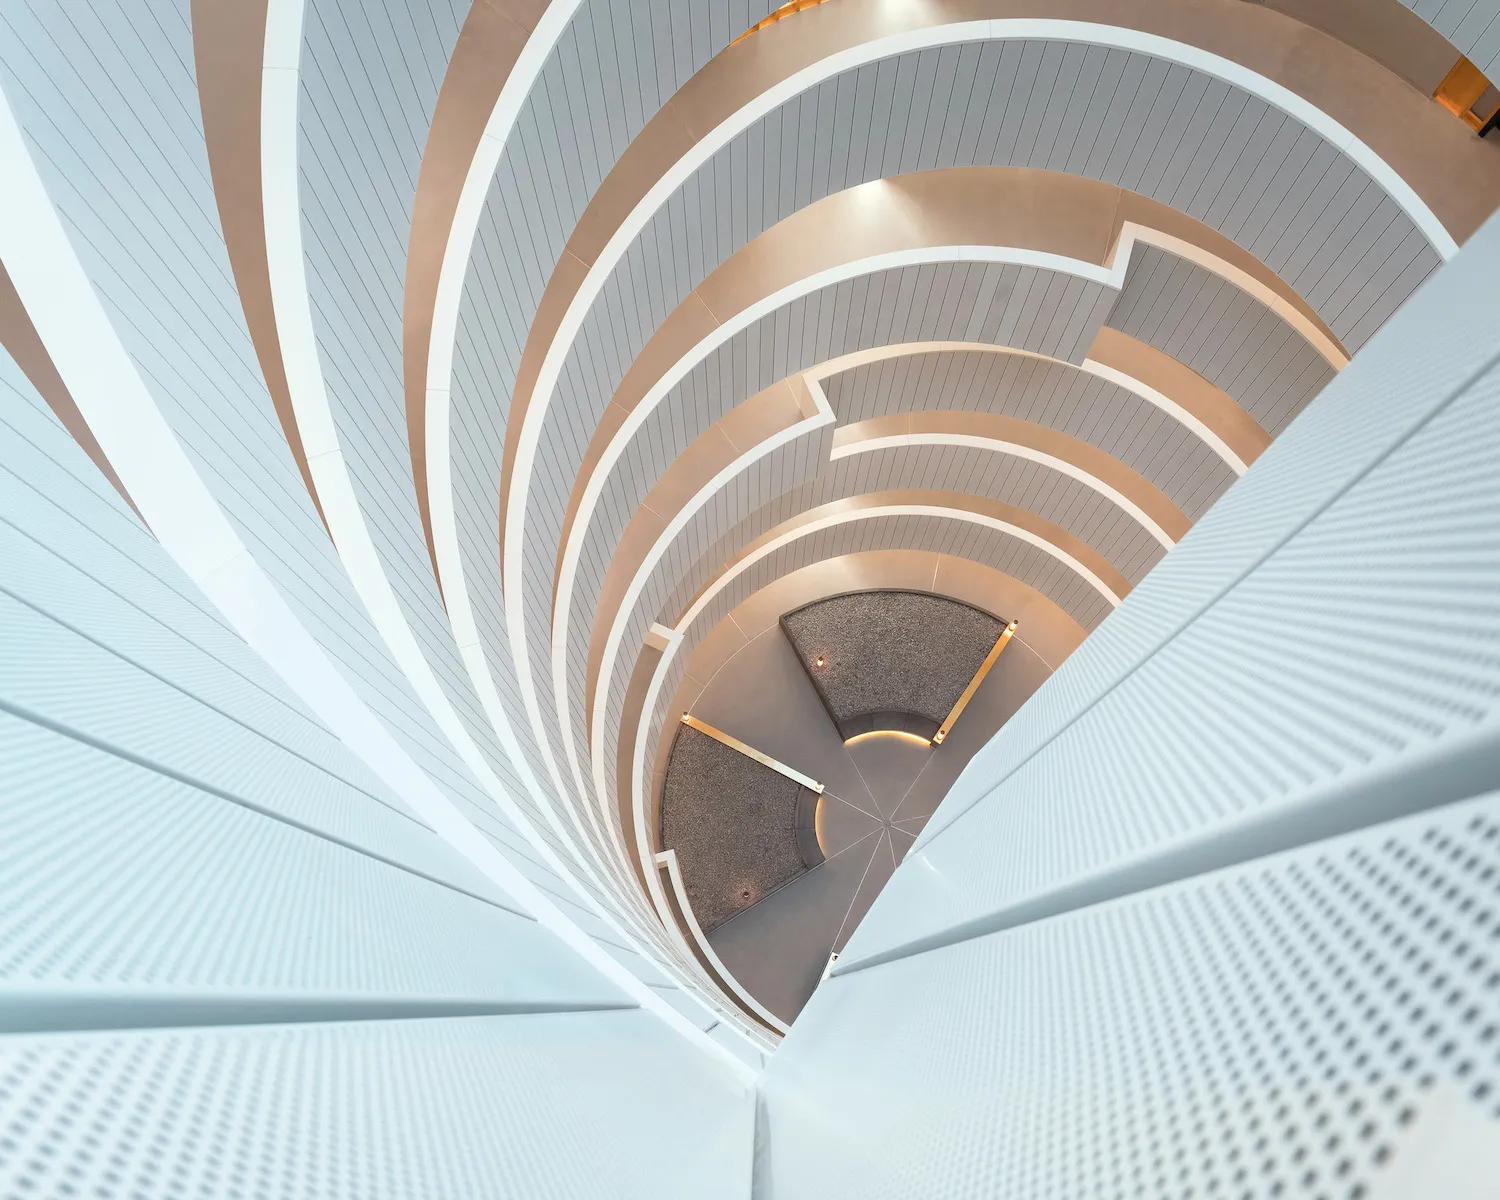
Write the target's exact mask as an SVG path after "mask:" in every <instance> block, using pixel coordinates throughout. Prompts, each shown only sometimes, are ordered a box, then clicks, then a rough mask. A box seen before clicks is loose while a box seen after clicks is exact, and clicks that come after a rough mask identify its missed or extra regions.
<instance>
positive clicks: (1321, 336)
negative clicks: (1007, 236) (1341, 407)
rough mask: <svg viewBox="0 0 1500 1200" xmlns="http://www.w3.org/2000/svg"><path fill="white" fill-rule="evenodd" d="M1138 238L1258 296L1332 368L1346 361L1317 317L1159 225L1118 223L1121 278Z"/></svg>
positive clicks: (1255, 279)
mask: <svg viewBox="0 0 1500 1200" xmlns="http://www.w3.org/2000/svg"><path fill="white" fill-rule="evenodd" d="M1138 242H1140V243H1145V244H1146V245H1149V246H1155V247H1157V248H1158V249H1160V250H1165V251H1167V252H1168V253H1169V254H1175V255H1176V256H1177V257H1178V258H1183V259H1186V260H1187V261H1188V262H1190V263H1194V264H1195V265H1197V266H1200V267H1202V268H1204V269H1205V270H1206V271H1209V272H1211V273H1213V274H1215V275H1217V276H1219V277H1220V278H1221V279H1225V280H1228V281H1229V282H1230V283H1232V284H1234V286H1235V287H1237V288H1239V289H1240V290H1241V291H1243V292H1246V293H1248V294H1249V295H1251V296H1253V297H1254V298H1255V299H1257V300H1259V301H1260V302H1261V303H1262V304H1264V305H1265V306H1266V307H1267V308H1269V309H1270V310H1271V311H1272V312H1273V313H1275V314H1276V315H1277V316H1278V317H1280V318H1281V319H1282V320H1283V321H1285V322H1286V323H1287V324H1288V325H1290V326H1291V327H1292V328H1293V329H1295V330H1296V331H1297V332H1298V333H1300V334H1301V335H1302V336H1303V338H1305V339H1306V340H1307V342H1308V344H1309V345H1311V346H1312V348H1313V349H1314V350H1316V351H1317V352H1318V353H1319V354H1321V355H1322V356H1323V357H1324V359H1326V360H1327V362H1328V365H1329V366H1331V367H1332V368H1333V369H1334V370H1335V371H1342V370H1343V369H1344V368H1345V367H1347V366H1348V365H1349V355H1348V354H1346V353H1345V352H1344V348H1343V347H1342V346H1340V345H1339V344H1338V343H1337V342H1336V341H1334V340H1333V339H1332V338H1331V337H1329V336H1328V335H1327V334H1326V333H1324V332H1323V330H1322V328H1321V327H1320V326H1319V325H1318V323H1317V322H1316V321H1314V320H1312V319H1311V318H1310V317H1308V315H1307V314H1306V313H1304V312H1303V311H1302V310H1301V309H1300V308H1298V307H1297V306H1296V305H1295V304H1293V303H1292V302H1291V301H1290V300H1288V299H1287V298H1286V297H1285V296H1283V295H1282V294H1281V293H1280V292H1278V291H1276V290H1275V289H1274V288H1269V287H1267V286H1266V285H1265V284H1264V283H1262V282H1261V281H1260V280H1259V279H1257V278H1255V276H1254V275H1251V274H1250V273H1249V272H1248V271H1242V270H1240V268H1239V267H1237V266H1235V265H1234V264H1233V263H1231V262H1230V261H1229V260H1228V259H1226V258H1223V257H1221V256H1220V255H1217V254H1215V253H1213V251H1211V250H1205V249H1204V248H1203V247H1202V246H1199V245H1196V244H1195V243H1193V242H1189V241H1187V240H1186V239H1184V238H1180V237H1173V236H1172V235H1171V234H1170V233H1164V232H1162V231H1161V230H1160V229H1153V228H1151V227H1150V226H1149V225H1140V224H1137V223H1136V222H1135V221H1126V222H1124V223H1123V224H1122V225H1121V226H1120V240H1119V242H1118V243H1117V244H1116V246H1115V262H1116V264H1119V265H1120V277H1121V279H1122V280H1123V279H1124V274H1125V272H1124V266H1125V265H1126V264H1128V263H1129V260H1130V255H1131V253H1132V252H1133V251H1134V249H1135V246H1136V243H1138Z"/></svg>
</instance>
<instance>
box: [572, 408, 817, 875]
mask: <svg viewBox="0 0 1500 1200" xmlns="http://www.w3.org/2000/svg"><path fill="white" fill-rule="evenodd" d="M805 382H806V383H807V385H808V390H809V391H810V392H811V393H812V397H813V404H814V407H815V412H814V413H813V415H812V416H810V417H806V418H804V419H803V420H801V421H797V422H795V423H794V424H792V425H790V426H788V427H787V428H786V429H783V430H780V431H778V432H777V433H776V434H775V435H773V436H772V437H769V438H767V439H766V440H765V441H763V442H760V443H758V444H757V445H755V446H752V447H751V448H750V449H749V450H747V451H746V452H745V453H744V454H741V455H739V456H738V457H737V458H735V459H734V461H733V462H731V463H729V464H728V465H726V466H725V467H724V468H723V469H722V470H721V471H719V472H718V474H716V475H715V476H714V477H713V478H712V479H710V480H709V481H708V482H707V483H705V484H704V485H703V486H702V487H701V488H699V489H698V491H697V492H696V493H695V494H694V495H693V496H692V498H691V499H689V500H688V502H687V503H686V504H684V505H683V506H682V507H681V508H680V509H679V510H678V511H677V513H676V515H675V516H673V518H672V521H671V523H670V524H668V526H667V527H666V528H665V529H663V530H662V532H661V534H660V535H659V536H658V537H657V539H656V541H655V542H654V543H653V544H652V546H651V549H650V550H649V551H648V552H647V554H646V556H645V558H643V559H642V560H641V563H640V565H639V566H638V567H637V568H636V572H635V574H634V575H633V576H632V577H631V580H630V585H629V587H627V589H626V591H625V595H624V597H623V598H622V599H621V601H620V606H619V608H617V609H616V610H615V615H614V619H613V621H611V623H610V627H609V634H608V636H607V638H606V640H605V643H604V654H603V657H602V658H601V659H600V663H599V678H598V680H597V681H596V683H595V685H594V706H593V712H592V713H591V714H590V718H591V719H590V728H591V731H592V733H591V737H590V741H589V752H590V757H591V758H592V760H593V784H594V788H593V790H594V796H595V801H596V805H597V809H598V813H599V816H600V818H601V819H602V820H603V822H604V824H605V825H607V826H609V827H610V829H611V831H612V832H613V833H614V836H615V838H616V840H618V839H619V837H620V833H619V830H618V829H617V828H616V827H615V823H614V822H612V821H610V820H609V817H608V814H609V813H610V811H611V810H612V809H613V807H614V805H613V804H612V802H611V797H610V794H609V790H608V785H607V783H606V781H605V775H606V772H605V769H604V765H605V763H604V758H605V756H604V723H605V712H606V708H607V705H608V700H609V694H610V686H611V684H612V683H613V681H614V668H615V662H616V659H617V658H618V656H619V653H620V643H621V641H622V640H623V638H624V636H625V628H626V626H627V625H628V624H629V622H630V616H631V614H632V613H633V612H634V611H635V606H636V603H637V602H638V601H639V600H640V598H641V593H642V592H643V591H645V588H646V584H647V583H648V582H649V580H650V578H651V573H652V572H653V571H654V570H655V569H656V567H657V566H658V565H659V564H660V562H661V561H662V559H664V558H665V557H666V556H667V552H668V551H669V550H670V549H671V547H672V543H673V541H674V540H675V539H676V538H677V535H678V534H680V533H681V532H682V531H683V530H684V529H685V528H687V525H688V523H689V522H690V521H691V520H692V519H693V517H695V516H696V515H697V514H698V513H699V511H700V510H702V508H703V507H704V506H705V505H707V504H708V503H709V502H710V501H711V500H712V499H713V498H714V496H715V495H717V494H718V492H719V490H720V489H721V488H722V487H724V485H725V484H727V483H728V482H729V481H730V480H731V479H733V478H734V477H735V476H737V475H739V474H741V473H742V472H744V471H745V470H747V469H748V468H749V467H750V466H751V465H752V464H753V463H755V462H756V461H757V460H758V459H761V458H764V457H766V456H767V455H769V454H771V453H773V452H775V451H776V450H779V449H780V448H781V447H783V446H786V445H790V444H791V443H792V442H794V441H796V440H797V439H799V438H802V437H805V436H807V435H808V434H809V433H813V432H815V431H817V430H819V429H826V428H828V427H830V426H832V425H833V424H834V423H835V417H834V415H833V409H832V408H831V407H830V406H829V403H828V397H827V396H825V395H824V394H823V389H822V387H820V386H819V385H818V384H817V383H816V382H815V381H812V380H806V381H805ZM575 565H576V564H575ZM572 595H573V593H572V589H571V588H569V589H568V590H567V591H566V592H563V591H559V593H558V604H559V606H560V610H561V612H562V620H561V621H560V622H559V623H558V624H557V625H556V626H555V627H554V628H555V636H554V639H553V643H552V676H553V687H554V688H555V689H556V696H557V714H558V724H559V727H560V728H561V729H562V730H563V741H564V743H565V744H566V745H567V747H568V755H569V757H570V759H572V761H573V769H574V770H575V771H579V765H578V762H577V751H576V749H575V747H576V746H577V739H576V737H574V736H570V735H571V734H572V729H571V725H572V721H571V718H570V715H569V714H570V713H571V707H570V705H569V688H568V678H567V676H568V672H567V658H568V641H569V639H568V624H569V617H570V616H571V608H572ZM579 793H580V794H585V790H584V788H583V785H582V778H581V772H580V785H579ZM622 852H623V848H622ZM642 861H643V862H644V861H647V860H645V859H643V860H642Z"/></svg>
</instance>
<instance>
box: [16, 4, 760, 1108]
mask: <svg viewBox="0 0 1500 1200" xmlns="http://www.w3.org/2000/svg"><path fill="white" fill-rule="evenodd" d="M272 29H273V27H272V26H270V25H268V33H270V32H272ZM0 172H3V175H4V177H5V179H6V181H7V182H6V186H5V187H4V188H0V262H3V263H4V264H5V268H6V270H7V272H8V273H9V274H10V277H11V280H12V282H13V283H14V285H15V288H16V291H17V293H18V294H19V295H20V297H21V300H22V302H23V304H24V305H25V306H26V310H27V313H28V314H29V315H30V317H31V319H32V322H33V324H34V326H35V328H36V330H37V334H38V336H39V337H40V338H41V340H42V343H43V345H45V346H46V347H47V351H48V354H49V356H50V357H51V359H52V361H53V363H54V365H55V366H56V367H57V370H58V372H59V374H60V375H61V376H62V378H63V381H64V383H65V384H66V385H67V387H68V390H69V393H70V394H71V395H72V397H73V399H74V402H75V403H76V404H77V405H78V408H79V411H80V412H81V413H82V415H83V417H84V420H85V421H87V422H88V425H89V428H90V431H91V432H92V433H93V434H94V436H95V438H97V439H98V441H99V444H100V446H101V448H102V449H103V450H104V452H105V455H106V457H107V458H108V459H109V462H110V464H111V466H113V467H114V469H115V470H116V472H117V473H118V474H119V475H120V478H121V479H122V481H124V483H125V486H126V488H127V490H128V491H129V493H130V496H131V498H132V500H133V501H134V502H135V503H136V505H137V507H138V508H139V510H140V511H141V513H142V514H143V516H144V517H145V520H146V522H147V524H148V525H149V526H150V528H151V530H152V532H153V533H154V534H155V535H156V537H157V539H158V541H159V542H160V543H161V545H162V547H163V549H164V550H165V551H166V552H167V553H168V554H169V555H170V556H171V557H172V558H173V559H174V560H176V562H177V563H178V565H179V566H181V567H182V568H183V570H184V571H185V572H186V573H187V575H188V576H189V578H191V579H192V580H193V581H194V583H195V584H197V586H198V587H199V588H200V589H201V590H202V591H203V593H204V594H205V595H206V596H207V597H208V598H209V600H210V601H212V602H213V604H214V605H215V606H216V607H217V608H218V609H219V610H220V612H222V613H223V614H224V616H225V618H226V619H227V620H228V621H229V623H230V624H231V625H232V626H233V627H234V629H235V630H236V632H237V633H238V634H239V635H240V636H241V637H242V638H244V640H245V641H246V643H247V644H248V645H249V646H250V647H251V649H252V650H254V651H255V652H256V653H257V654H259V655H260V656H261V657H262V658H263V659H264V660H265V661H266V663H267V664H268V665H269V666H270V667H271V668H272V669H273V670H274V671H275V672H276V673H277V674H278V675H279V676H281V678H282V679H283V680H285V682H286V683H287V685H288V686H289V687H291V688H292V690H293V691H294V692H296V694H297V695H298V696H299V697H300V698H301V699H302V700H303V701H304V702H305V703H306V704H307V705H308V707H309V708H310V709H311V710H312V711H313V712H314V713H316V714H317V716H318V718H319V719H320V720H321V721H323V722H324V723H325V724H327V726H328V727H329V729H330V730H331V731H332V732H333V733H334V734H335V736H337V737H338V738H339V739H340V740H341V741H343V742H344V743H345V744H346V745H347V746H348V747H349V748H350V750H352V751H353V752H354V753H355V754H357V755H358V756H359V757H360V758H362V759H363V760H364V761H365V762H366V763H367V764H368V765H369V766H370V768H371V769H372V770H373V771H374V772H375V773H376V774H377V775H378V776H379V777H380V778H381V779H383V780H384V781H385V782H386V783H387V784H389V785H390V786H391V787H392V789H393V790H395V791H396V792H397V794H399V795H400V796H401V797H402V799H403V800H404V801H405V802H406V803H407V804H409V805H410V806H411V808H412V810H413V811H414V812H415V813H417V815H418V816H419V817H420V818H421V819H422V820H423V821H425V822H426V823H427V824H428V825H429V826H430V827H431V828H432V829H433V830H434V831H435V832H436V833H438V835H439V836H441V837H442V838H443V839H444V840H445V841H447V842H448V843H449V844H450V845H452V846H453V847H454V848H455V849H456V850H457V851H458V852H459V853H461V854H462V855H464V857H465V858H467V859H468V860H469V861H470V862H472V863H473V864H474V865H475V866H476V867H477V868H478V869H479V870H481V871H482V872H484V874H485V875H486V876H487V877H488V878H490V879H492V880H493V881H494V882H495V883H496V884H497V885H498V886H499V887H501V888H502V889H504V891H505V892H506V893H508V894H509V895H510V896H511V897H513V898H514V899H515V900H517V901H518V902H519V903H521V904H522V905H523V906H524V907H525V908H526V909H527V910H528V911H529V912H530V913H531V914H532V915H533V916H535V918H536V919H537V920H538V921H539V922H540V923H541V924H542V925H543V926H545V927H546V928H547V929H548V930H550V931H551V932H552V933H553V934H555V935H556V936H557V937H558V938H559V939H560V940H561V941H562V942H563V943H564V944H566V945H567V946H569V947H570V948H571V949H572V950H573V951H574V952H576V953H577V954H578V955H580V956H581V957H582V958H583V959H584V960H585V961H587V962H589V963H590V964H591V965H592V966H593V967H594V968H595V969H596V970H598V971H599V972H600V973H601V974H602V975H603V976H604V977H605V978H607V979H609V980H610V981H611V982H612V983H614V984H615V985H616V986H617V987H619V988H620V989H621V990H622V991H623V992H625V994H626V995H628V996H630V997H631V998H632V999H634V1000H635V1001H636V1002H637V1003H638V1004H639V1005H640V1006H641V1007H642V1008H644V1009H646V1010H648V1011H650V1012H652V1013H654V1014H656V1015H657V1016H658V1017H660V1018H661V1019H662V1020H663V1021H665V1022H666V1023H667V1024H668V1025H669V1026H671V1027H672V1028H673V1029H675V1030H676V1031H678V1032H679V1033H680V1034H682V1036H684V1037H685V1038H687V1039H688V1040H689V1041H691V1042H692V1043H693V1044H694V1045H696V1046H698V1047H699V1048H700V1049H701V1050H703V1051H705V1052H706V1053H709V1054H711V1055H713V1056H714V1057H715V1058H716V1059H718V1060H719V1061H720V1062H722V1063H724V1064H725V1065H726V1066H727V1067H728V1069H730V1070H731V1071H733V1072H734V1073H735V1076H736V1077H737V1078H739V1079H741V1080H742V1081H744V1082H745V1083H746V1084H747V1085H749V1084H752V1083H753V1081H754V1080H755V1079H756V1078H757V1073H756V1072H755V1071H754V1070H753V1069H752V1068H751V1067H750V1066H749V1065H748V1064H747V1063H745V1062H744V1061H743V1060H742V1059H740V1058H739V1056H738V1055H736V1054H734V1053H733V1052H731V1051H730V1050H729V1049H728V1048H726V1047H725V1046H722V1045H720V1044H719V1043H718V1042H717V1041H716V1040H715V1039H713V1038H711V1037H710V1036H709V1035H708V1034H707V1033H706V1032H704V1031H703V1030H702V1029H699V1028H698V1027H697V1026H696V1025H694V1024H693V1023H692V1022H691V1021H689V1020H688V1019H687V1018H686V1017H685V1016H684V1015H683V1014H681V1013H679V1012H678V1011H677V1010H676V1009H675V1008H673V1007H672V1006H671V1005H670V1004H668V1003H667V1002H666V1001H665V1000H664V999H662V998H661V997H660V996H658V995H657V994H656V993H655V992H654V991H653V990H652V989H651V988H650V987H649V986H647V985H646V984H645V983H644V982H643V981H641V980H640V979H638V978H636V977H635V976H634V975H633V974H632V973H631V972H629V971H628V970H626V969H625V967H623V966H622V965H621V964H620V963H618V962H616V961H615V960H614V959H613V958H611V957H610V956H609V955H608V954H606V953H605V952H604V951H603V950H602V949H601V948H600V947H599V946H598V945H597V944H596V943H595V942H594V941H593V939H592V938H590V937H589V936H588V935H587V934H585V933H584V932H583V931H582V930H581V929H579V928H578V926H576V925H575V924H574V923H573V922H572V921H571V920H569V919H568V918H567V917H566V916H565V915H564V914H563V913H562V912H561V910H559V909H558V908H557V907H556V906H555V905H554V904H553V903H552V902H551V901H550V900H549V899H547V897H546V895H545V894H544V893H542V891H541V890H540V889H539V888H537V887H536V886H535V885H534V884H532V883H531V881H530V880H528V879H527V878H526V877H525V876H524V875H523V874H522V873H521V872H520V871H519V870H518V869H517V868H516V867H515V866H514V865H513V864H512V863H511V862H510V861H509V860H508V859H507V858H505V856H504V855H502V854H501V853H500V852H499V851H498V850H497V849H496V848H495V847H494V846H493V845H492V844H491V843H490V842H489V841H488V840H487V839H486V838H485V837H484V836H483V835H482V834H481V833H480V832H479V831H478V830H477V829H476V828H475V827H474V826H473V825H472V824H471V823H470V822H469V821H468V820H467V819H466V818H465V817H464V816H463V815H462V813H460V812H459V811H458V809H457V807H456V806H455V805H454V804H453V802H452V801H451V800H449V799H448V798H447V797H446V796H445V795H443V793H442V792H441V791H440V790H439V789H438V788H437V787H436V785H435V784H433V782H432V781H431V780H430V779H429V778H428V777H427V776H426V774H424V773H423V772H422V770H421V769H420V768H419V767H417V765H416V763H415V762H413V761H412V759H411V758H410V757H409V756H408V755H407V754H406V752H405V751H403V750H402V749H401V748H400V747H399V746H398V745H397V743H396V742H395V740H394V739H393V738H392V737H391V736H390V734H389V732H388V731H387V730H386V729H385V728H384V726H382V725H381V723H380V721H379V720H378V719H377V718H376V717H375V716H374V714H373V713H371V712H370V710H369V709H368V708H367V707H366V706H365V704H364V702H363V701H362V700H361V699H360V698H359V696H358V695H357V694H356V693H355V691H354V689H353V688H352V687H351V686H350V685H349V683H348V682H347V680H345V679H344V677H343V675H342V674H341V673H340V672H339V671H338V669H337V668H336V667H335V666H334V664H333V662H332V661H331V660H330V659H329V658H328V657H327V655H326V654H325V652H324V650H323V648H322V646H321V645H320V644H319V643H318V642H317V641H316V639H314V638H313V637H312V635H311V634H310V633H308V631H307V630H306V628H304V627H303V625H302V624H301V622H300V621H299V620H298V619H297V617H296V615H295V614H294V613H293V612H292V609H291V607H290V606H289V605H288V604H287V603H286V601H285V600H284V599H283V598H282V596H281V594H280V593H279V592H278V591H277V590H276V588H275V586H274V585H273V584H272V583H271V581H270V579H269V578H268V577H267V575H266V574H265V572H264V571H263V570H262V569H261V567H260V566H259V564H258V563H257V562H256V561H255V559H254V558H253V556H252V555H251V554H250V551H249V550H248V549H247V548H246V546H245V544H244V543H243V541H241V539H240V537H239V534H238V533H237V532H236V531H235V529H234V527H233V525H231V524H230V522H229V519H228V517H227V516H226V515H225V513H224V512H223V510H222V509H221V508H220V507H219V504H218V502H217V501H216V500H215V499H214V496H213V494H212V492H211V491H210V490H209V488H208V486H207V485H206V484H205V483H204V482H203V479H202V478H201V477H200V476H199V474H198V472H197V470H196V469H195V468H194V467H193V465H192V462H191V461H190V460H189V458H188V456H187V454H186V452H185V451H184V450H183V448H182V446H181V445H180V444H179V443H178V441H177V439H176V437H175V436H174V435H173V433H172V431H171V429H170V427H169V426H168V424H167V422H166V419H165V418H164V417H163V416H162V414H161V411H160V409H159V408H158V407H157V405H156V401H155V399H154V398H153V397H152V395H151V393H150V391H149V389H148V388H147V386H146V384H145V382H144V380H143V379H142V377H141V375H140V373H139V371H138V369H137V368H136V365H135V363H134V361H133V359H132V358H131V356H130V354H129V352H128V351H127V350H126V349H125V347H124V345H123V343H122V342H121V341H120V338H119V336H118V334H117V333H116V331H115V329H114V326H113V325H112V324H111V322H110V319H109V316H108V314H107V313H106V312H105V311H104V306H103V304H102V303H101V302H100V300H99V298H98V296H97V295H96V294H95V292H94V289H93V286H92V284H91V283H90V280H89V278H88V275H87V273H86V272H85V271H84V268H83V265H82V263H81V262H80V261H79V259H78V257H77V255H76V254H75V253H74V251H73V247H72V244H71V243H70V242H69V240H68V235H67V233H66V232H65V230H64V229H63V225H62V221H61V219H60V217H59V216H58V214H57V212H56V210H55V209H54V208H53V206H52V203H51V200H50V198H49V197H48V196H47V193H46V189H45V187H44V185H43V183H42V180H41V177H40V176H39V175H38V173H37V170H36V165H35V163H34V162H33V161H32V158H31V155H30V153H29V151H28V150H27V147H26V142H25V138H24V135H23V134H22V132H21V129H20V125H19V123H18V122H17V120H16V117H15V113H14V110H13V109H12V108H11V105H10V103H9V100H8V98H6V97H5V96H4V92H3V89H0ZM687 994H691V993H687Z"/></svg>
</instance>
